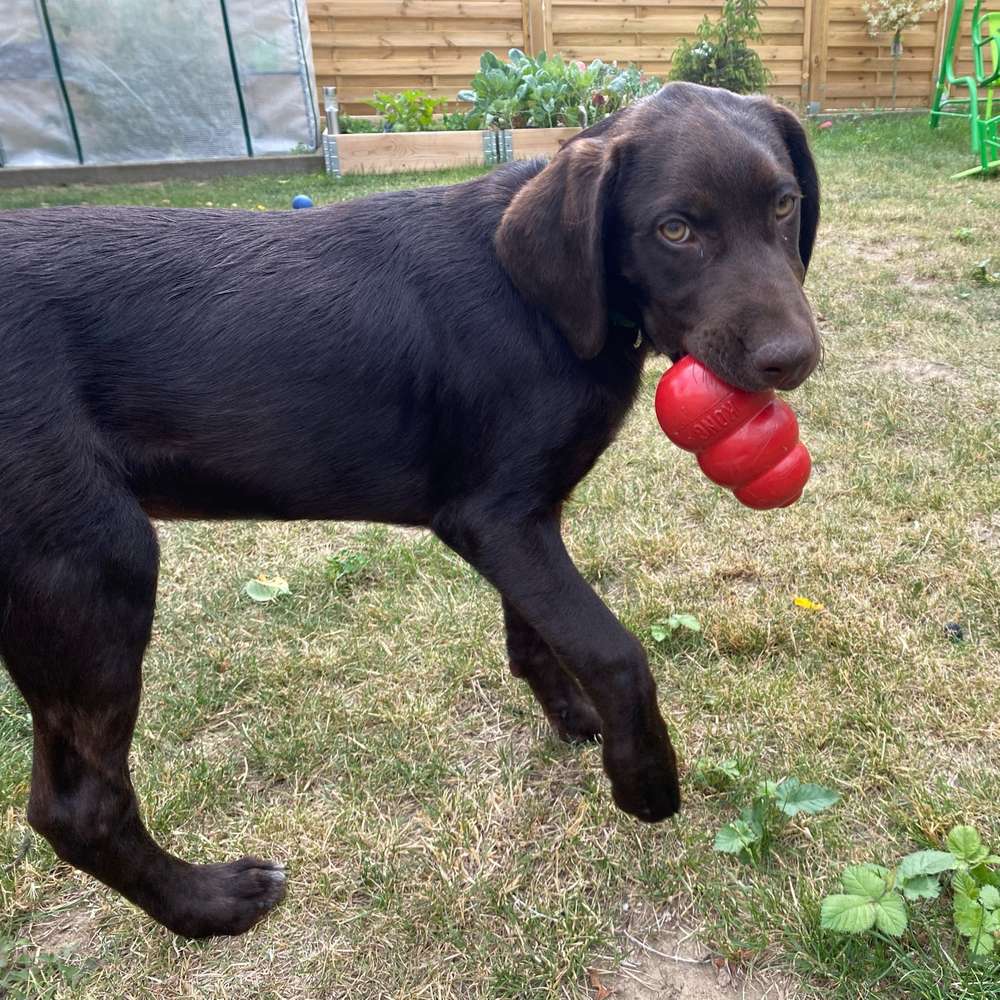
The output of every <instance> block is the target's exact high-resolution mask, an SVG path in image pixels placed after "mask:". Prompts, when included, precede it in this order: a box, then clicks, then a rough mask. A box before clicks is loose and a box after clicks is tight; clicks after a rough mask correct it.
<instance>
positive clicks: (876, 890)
mask: <svg viewBox="0 0 1000 1000" xmlns="http://www.w3.org/2000/svg"><path fill="white" fill-rule="evenodd" d="M840 881H841V883H842V885H843V886H844V891H845V892H846V893H848V894H849V895H851V896H864V897H865V898H866V899H871V900H876V901H877V900H879V899H881V898H882V897H883V896H884V895H885V894H886V892H888V891H889V870H888V869H887V868H883V867H882V866H881V865H871V864H865V865H851V866H850V867H849V868H845V869H844V874H843V875H842V876H841V879H840Z"/></svg>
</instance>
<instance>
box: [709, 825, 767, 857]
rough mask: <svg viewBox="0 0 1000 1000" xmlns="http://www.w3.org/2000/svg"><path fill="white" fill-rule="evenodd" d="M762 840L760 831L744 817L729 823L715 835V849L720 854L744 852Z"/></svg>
mask: <svg viewBox="0 0 1000 1000" xmlns="http://www.w3.org/2000/svg"><path fill="white" fill-rule="evenodd" d="M758 840H760V833H759V832H758V831H756V830H754V828H753V827H752V826H751V825H750V824H749V823H747V822H745V821H744V820H742V819H738V820H735V821H733V822H732V823H727V824H726V825H725V826H724V827H723V828H722V829H721V830H720V831H719V832H718V833H717V834H716V835H715V844H714V847H715V850H717V851H718V852H719V853H720V854H742V853H743V852H744V851H746V850H748V849H749V848H751V847H753V845H754V844H756V843H757V841H758Z"/></svg>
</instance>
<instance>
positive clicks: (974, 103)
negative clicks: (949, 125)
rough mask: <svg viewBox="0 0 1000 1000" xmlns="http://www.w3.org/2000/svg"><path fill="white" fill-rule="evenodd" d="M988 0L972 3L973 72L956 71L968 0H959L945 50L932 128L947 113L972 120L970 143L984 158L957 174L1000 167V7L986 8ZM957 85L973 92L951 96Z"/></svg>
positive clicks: (952, 17)
mask: <svg viewBox="0 0 1000 1000" xmlns="http://www.w3.org/2000/svg"><path fill="white" fill-rule="evenodd" d="M982 2H983V0H975V4H974V5H973V8H972V65H973V75H972V76H958V75H957V74H956V73H955V49H956V47H957V44H958V39H959V34H960V32H961V28H962V17H963V13H964V0H954V5H955V6H954V9H953V10H952V14H951V20H950V22H949V24H948V37H947V39H946V40H945V46H944V52H943V53H942V55H941V72H940V74H939V75H938V84H937V89H936V90H935V92H934V103H933V104H932V105H931V121H930V124H931V128H936V127H937V125H938V123H939V122H940V120H941V118H942V116H945V117H950V118H965V119H967V120H968V121H969V130H970V145H971V149H972V153H973V155H974V156H977V157H978V158H979V165H978V166H975V167H970V168H969V169H968V170H962V171H961V172H959V173H957V174H953V175H952V178H953V179H958V178H960V177H971V176H973V175H975V174H985V173H987V172H989V171H991V170H996V169H998V168H1000V113H997V114H994V113H993V112H994V100H993V98H994V91H996V90H1000V11H985V12H984V11H983V10H982ZM987 53H988V55H989V62H990V65H989V67H987V59H986V56H987ZM952 87H959V88H965V90H967V91H968V96H967V97H966V96H954V97H952V96H950V90H951V88H952ZM980 104H982V108H980ZM959 106H966V107H964V110H950V109H954V108H957V107H959ZM998 108H1000V101H998Z"/></svg>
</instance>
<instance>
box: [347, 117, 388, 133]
mask: <svg viewBox="0 0 1000 1000" xmlns="http://www.w3.org/2000/svg"><path fill="white" fill-rule="evenodd" d="M339 121H340V131H341V132H343V133H345V134H352V133H357V132H381V131H382V129H380V128H379V127H378V125H376V124H375V122H370V121H368V119H367V118H354V117H352V116H351V115H340V116H339Z"/></svg>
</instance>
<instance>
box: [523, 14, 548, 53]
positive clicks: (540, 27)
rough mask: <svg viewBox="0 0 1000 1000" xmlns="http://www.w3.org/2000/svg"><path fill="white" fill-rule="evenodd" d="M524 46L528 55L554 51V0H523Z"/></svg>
mask: <svg viewBox="0 0 1000 1000" xmlns="http://www.w3.org/2000/svg"><path fill="white" fill-rule="evenodd" d="M521 10H522V21H523V23H524V48H525V51H526V52H527V53H528V55H532V56H534V55H538V53H539V52H547V53H550V54H551V52H552V0H521Z"/></svg>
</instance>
